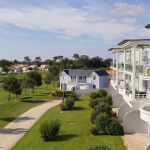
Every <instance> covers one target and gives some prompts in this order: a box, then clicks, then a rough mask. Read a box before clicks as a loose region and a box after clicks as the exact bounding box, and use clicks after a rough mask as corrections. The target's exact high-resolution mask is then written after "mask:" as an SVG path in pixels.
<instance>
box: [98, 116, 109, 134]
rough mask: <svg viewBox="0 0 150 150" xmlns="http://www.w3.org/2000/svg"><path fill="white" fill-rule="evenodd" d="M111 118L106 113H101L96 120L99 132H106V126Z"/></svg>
mask: <svg viewBox="0 0 150 150" xmlns="http://www.w3.org/2000/svg"><path fill="white" fill-rule="evenodd" d="M109 120H110V119H109V116H108V115H107V114H106V113H100V114H99V115H98V116H97V117H96V119H95V125H96V128H97V131H98V132H104V133H106V132H105V127H106V125H108V124H109Z"/></svg>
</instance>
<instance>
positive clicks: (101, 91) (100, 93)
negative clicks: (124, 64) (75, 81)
mask: <svg viewBox="0 0 150 150" xmlns="http://www.w3.org/2000/svg"><path fill="white" fill-rule="evenodd" d="M98 94H99V97H105V96H107V92H106V91H105V90H104V89H100V90H99V91H98Z"/></svg>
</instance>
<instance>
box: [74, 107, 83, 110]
mask: <svg viewBox="0 0 150 150" xmlns="http://www.w3.org/2000/svg"><path fill="white" fill-rule="evenodd" d="M85 109H86V108H83V107H73V110H85Z"/></svg>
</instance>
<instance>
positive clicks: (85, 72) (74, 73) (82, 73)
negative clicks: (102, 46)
mask: <svg viewBox="0 0 150 150" xmlns="http://www.w3.org/2000/svg"><path fill="white" fill-rule="evenodd" d="M63 71H64V72H65V73H66V74H67V75H70V76H89V75H90V74H91V73H92V72H95V73H96V74H97V75H98V76H108V75H109V74H108V73H107V72H106V71H105V70H63Z"/></svg>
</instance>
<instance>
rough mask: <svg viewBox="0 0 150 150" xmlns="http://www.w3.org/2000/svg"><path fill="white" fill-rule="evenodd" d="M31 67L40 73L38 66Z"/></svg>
mask: <svg viewBox="0 0 150 150" xmlns="http://www.w3.org/2000/svg"><path fill="white" fill-rule="evenodd" d="M29 67H31V68H33V70H34V69H36V70H37V71H39V68H38V66H37V65H31V66H29Z"/></svg>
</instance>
